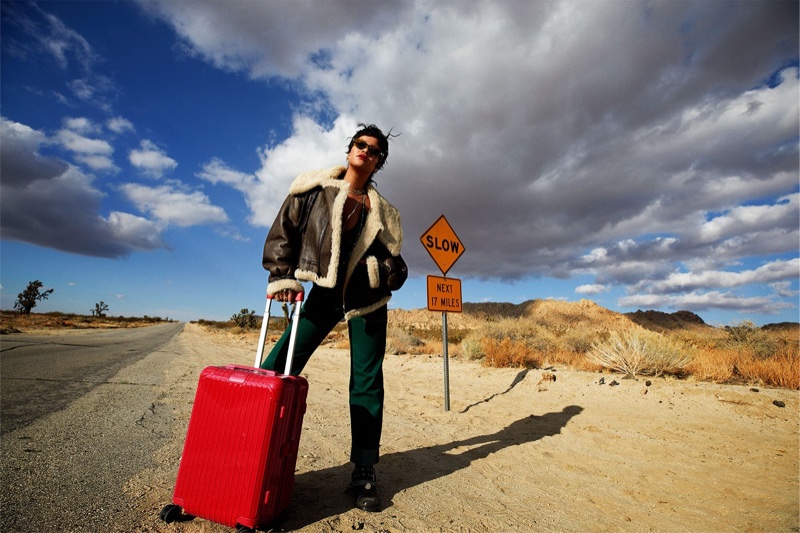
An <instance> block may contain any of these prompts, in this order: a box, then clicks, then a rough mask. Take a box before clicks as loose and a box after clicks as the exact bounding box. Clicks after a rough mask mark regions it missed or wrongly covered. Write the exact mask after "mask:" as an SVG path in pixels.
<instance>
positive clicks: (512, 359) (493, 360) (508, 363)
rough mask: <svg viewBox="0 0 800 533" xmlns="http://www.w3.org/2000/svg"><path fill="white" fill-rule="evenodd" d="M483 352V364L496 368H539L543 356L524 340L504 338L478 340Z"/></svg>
mask: <svg viewBox="0 0 800 533" xmlns="http://www.w3.org/2000/svg"><path fill="white" fill-rule="evenodd" d="M480 345H481V350H482V351H483V353H484V354H485V356H484V364H485V365H487V366H492V367H498V368H508V367H510V368H539V367H541V365H542V360H543V357H542V355H541V354H540V353H538V352H536V351H535V350H532V349H531V348H529V347H528V345H527V344H526V343H525V342H522V341H518V340H513V339H510V338H505V339H501V340H499V341H498V340H495V339H491V338H486V337H484V338H483V339H481V341H480Z"/></svg>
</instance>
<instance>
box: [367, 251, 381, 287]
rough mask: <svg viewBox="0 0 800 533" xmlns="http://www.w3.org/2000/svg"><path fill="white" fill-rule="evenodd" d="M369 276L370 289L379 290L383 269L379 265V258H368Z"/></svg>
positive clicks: (371, 256)
mask: <svg viewBox="0 0 800 533" xmlns="http://www.w3.org/2000/svg"><path fill="white" fill-rule="evenodd" d="M367 276H368V277H369V288H370V289H377V288H379V287H380V286H381V267H380V264H378V258H377V257H375V256H374V255H370V256H368V257H367Z"/></svg>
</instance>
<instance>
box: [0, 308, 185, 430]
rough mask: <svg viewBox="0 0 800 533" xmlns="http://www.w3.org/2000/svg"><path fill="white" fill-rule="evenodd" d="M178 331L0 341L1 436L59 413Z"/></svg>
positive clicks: (168, 327)
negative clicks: (48, 415) (53, 413)
mask: <svg viewBox="0 0 800 533" xmlns="http://www.w3.org/2000/svg"><path fill="white" fill-rule="evenodd" d="M182 328H183V324H178V323H172V324H161V325H156V326H149V327H143V328H127V329H115V330H97V331H91V332H79V333H78V334H72V333H67V334H55V335H39V336H36V335H24V334H15V335H4V336H2V337H0V412H1V413H2V418H0V433H1V434H2V435H5V434H6V433H7V432H8V431H13V430H15V429H17V428H20V427H23V426H26V425H28V424H30V423H31V422H33V421H35V420H37V419H39V418H41V417H42V416H45V415H47V414H49V413H52V412H55V411H58V410H59V409H62V408H63V407H64V406H66V405H68V404H69V403H71V402H73V401H74V400H76V399H77V398H79V397H81V396H83V395H84V394H86V393H87V392H89V391H90V390H92V389H93V388H95V387H97V386H98V385H100V384H102V383H106V382H107V381H108V379H109V378H110V377H111V376H113V375H114V374H116V373H117V372H119V370H120V369H121V368H123V367H125V366H128V365H130V364H133V363H135V362H136V361H138V360H139V359H141V358H143V357H145V356H146V355H147V354H149V353H151V352H152V351H154V350H156V349H157V348H159V347H160V346H162V345H164V344H166V343H167V342H168V341H169V340H170V339H171V338H172V337H173V336H175V335H176V334H177V333H179V332H180V330H181V329H182Z"/></svg>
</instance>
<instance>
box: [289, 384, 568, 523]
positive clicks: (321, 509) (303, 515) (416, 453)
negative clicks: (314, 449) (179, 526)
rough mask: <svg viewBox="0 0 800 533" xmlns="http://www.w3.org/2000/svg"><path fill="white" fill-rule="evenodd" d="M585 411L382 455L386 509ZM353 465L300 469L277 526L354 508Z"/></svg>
mask: <svg viewBox="0 0 800 533" xmlns="http://www.w3.org/2000/svg"><path fill="white" fill-rule="evenodd" d="M523 377H524V376H523ZM512 387H513V385H512ZM479 403H483V402H479ZM476 405H477V404H476ZM470 407H472V406H470ZM468 409H469V407H468V408H467V409H465V410H464V411H462V412H466V411H467V410H468ZM582 411H583V408H582V407H579V406H576V405H570V406H567V407H565V408H564V409H563V410H561V411H558V412H553V413H547V414H544V415H542V416H534V415H530V416H527V417H525V418H522V419H520V420H517V421H515V422H512V423H511V424H509V425H508V426H506V427H505V428H503V429H501V430H500V431H497V432H496V433H491V434H488V435H478V436H475V437H470V438H468V439H463V440H459V441H455V442H450V443H447V444H440V445H435V446H422V447H420V448H415V449H411V450H405V451H402V452H394V453H390V454H387V455H384V456H382V457H381V462H380V467H379V482H380V493H381V499H382V500H383V510H386V509H388V508H390V507H391V506H392V499H393V497H394V495H396V494H399V493H401V492H403V491H405V490H407V489H409V488H411V487H415V486H417V485H421V484H423V483H426V482H428V481H431V480H434V479H438V478H441V477H445V476H448V475H450V474H452V473H454V472H457V471H458V470H461V469H464V468H467V467H468V466H469V465H470V464H471V463H472V462H473V461H477V460H479V459H483V458H485V457H487V456H488V455H490V454H493V453H495V452H497V451H499V450H502V449H504V448H507V447H509V446H517V445H520V444H525V443H528V442H534V441H537V440H539V439H542V438H544V437H551V436H554V435H558V434H559V433H560V432H561V429H562V428H564V426H566V425H567V423H568V422H569V421H570V419H572V417H574V416H576V415H578V414H580V413H581V412H582ZM461 448H463V451H462V450H461ZM351 470H352V465H351V464H350V463H345V464H342V465H340V466H336V467H331V468H326V469H323V470H317V471H314V472H306V473H303V474H300V475H298V476H297V478H296V484H295V492H294V495H293V497H292V504H291V505H290V507H289V510H288V516H287V518H286V520H285V521H283V522H281V523H279V524H274V527H277V530H278V531H280V530H294V529H300V528H303V527H305V526H308V525H310V524H314V523H316V522H319V521H322V520H326V519H329V518H331V517H334V516H336V515H340V514H342V513H346V512H347V511H350V510H351V509H352V508H353V501H352V499H351V498H350V496H348V495H347V494H345V493H344V487H345V485H346V484H347V482H348V481H349V480H350V472H351Z"/></svg>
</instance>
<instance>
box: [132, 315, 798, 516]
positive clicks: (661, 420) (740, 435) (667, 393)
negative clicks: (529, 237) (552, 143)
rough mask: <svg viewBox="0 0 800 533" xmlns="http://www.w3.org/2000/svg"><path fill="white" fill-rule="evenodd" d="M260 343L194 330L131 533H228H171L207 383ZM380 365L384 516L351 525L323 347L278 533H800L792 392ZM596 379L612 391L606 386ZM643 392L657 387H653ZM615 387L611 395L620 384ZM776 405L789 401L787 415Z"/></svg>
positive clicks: (335, 381) (177, 361) (180, 351)
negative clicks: (162, 516) (209, 372)
mask: <svg viewBox="0 0 800 533" xmlns="http://www.w3.org/2000/svg"><path fill="white" fill-rule="evenodd" d="M256 340H257V333H251V334H236V335H234V334H231V333H226V332H218V331H210V330H206V329H204V328H203V327H202V326H199V325H196V324H187V325H186V327H185V329H184V331H183V333H182V334H181V335H179V336H178V337H177V338H176V339H175V340H174V341H173V343H172V344H173V345H172V346H170V347H169V351H170V352H172V353H174V354H175V356H174V358H173V360H172V362H171V363H170V364H169V366H168V370H167V374H168V375H167V376H165V378H166V379H165V380H164V382H165V383H167V384H168V385H166V386H165V390H163V391H162V393H161V394H160V396H159V397H160V400H159V401H160V402H162V403H161V405H156V406H154V409H168V410H170V411H171V413H172V420H173V424H172V437H171V439H169V440H168V443H167V444H166V445H165V446H163V447H162V448H161V449H159V450H158V451H157V453H156V454H155V455H154V457H153V465H154V466H153V468H152V469H147V470H144V471H142V472H140V473H139V474H137V475H136V476H134V477H133V478H132V479H129V480H127V481H125V493H126V495H127V497H128V498H129V500H130V501H129V506H130V507H131V508H133V509H134V510H135V511H136V516H140V517H141V522H140V523H138V524H131V528H130V531H158V532H168V531H169V532H195V531H204V532H217V531H231V529H230V528H227V527H223V526H220V525H217V524H213V523H211V522H207V521H205V520H202V519H195V520H192V521H186V522H179V523H173V524H170V525H167V524H164V523H163V522H161V521H160V520H159V519H158V516H157V515H158V512H159V510H160V509H161V508H162V507H163V505H164V504H166V503H169V502H170V498H171V495H172V487H173V484H174V481H175V475H176V473H177V468H178V462H179V458H180V454H181V448H182V445H183V439H184V436H185V431H186V425H187V423H188V419H189V414H190V409H191V403H192V398H193V395H194V389H195V387H196V381H197V377H198V375H199V373H200V371H201V369H202V368H204V367H205V366H208V365H218V364H227V363H237V364H244V365H252V363H253V357H254V353H255V344H256ZM443 366H444V365H443V359H442V357H441V356H440V355H438V354H431V355H423V356H420V355H387V356H386V361H385V378H386V395H387V397H386V413H385V419H384V432H383V440H382V459H381V462H380V463H379V465H378V476H379V487H380V491H381V496H382V498H383V503H384V509H383V511H382V512H380V513H366V512H363V511H359V510H355V509H352V503H351V500H350V498H349V497H348V496H347V495H346V494H344V488H345V486H346V484H347V482H348V481H349V474H350V470H351V466H350V465H349V464H348V452H349V442H350V437H349V418H348V409H347V385H348V355H347V351H346V350H341V349H331V348H325V347H323V348H321V349H320V350H319V351H318V352H317V353H316V354H315V355H314V357H313V358H312V359H311V362H310V363H309V365H308V366H307V368H306V369H305V371H304V375H305V376H306V377H307V378H308V380H309V383H310V393H309V399H308V412H307V414H306V417H305V422H304V429H303V434H302V439H301V443H300V452H299V459H298V463H297V475H296V483H297V485H296V489H295V493H294V496H293V500H292V505H291V507H290V509H289V515H288V518H287V519H286V520H285V521H284V522H283V523H281V524H279V525H278V526H277V527H276V528H275V529H274V530H275V531H301V532H350V531H367V532H372V531H374V532H378V531H388V532H399V531H442V532H445V531H446V532H451V531H452V532H468V531H477V532H480V531H598V532H599V531H664V532H667V531H669V532H673V531H709V532H710V531H765V532H766V531H769V532H775V531H798V529H799V528H800V522H799V521H800V518H799V514H800V513H799V505H800V503H799V502H800V487H799V484H798V478H799V470H798V468H799V463H798V444H799V443H800V433H799V431H798V430H799V427H800V418H799V417H798V413H799V409H800V405H799V401H798V400H799V398H798V391H796V390H785V389H770V388H763V387H759V388H754V387H750V386H733V385H715V384H709V383H698V382H692V381H679V380H675V379H665V378H640V379H637V380H625V379H621V376H619V375H614V374H599V373H590V372H577V371H571V370H568V369H566V368H557V367H556V368H547V369H534V370H525V369H492V368H485V367H483V366H481V365H480V363H478V362H472V361H465V360H458V359H454V358H452V357H451V358H450V359H449V369H450V373H449V380H450V410H449V411H445V409H444V385H443ZM601 378H602V379H603V381H604V383H603V384H600V380H601ZM648 380H649V382H650V383H649V386H648V385H647V383H646V381H648ZM612 383H616V384H615V385H614V384H612ZM774 402H778V403H780V402H783V404H784V407H780V406H778V405H775V403H774Z"/></svg>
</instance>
